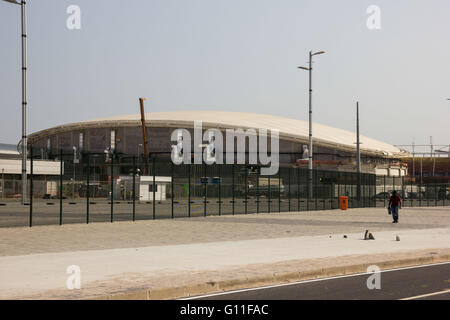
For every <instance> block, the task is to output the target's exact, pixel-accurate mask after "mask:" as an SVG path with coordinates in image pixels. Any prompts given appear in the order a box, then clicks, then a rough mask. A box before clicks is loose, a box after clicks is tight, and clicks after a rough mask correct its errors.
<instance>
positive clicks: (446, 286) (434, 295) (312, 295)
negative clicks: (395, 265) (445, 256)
mask: <svg viewBox="0 0 450 320" xmlns="http://www.w3.org/2000/svg"><path fill="white" fill-rule="evenodd" d="M378 274H379V275H380V277H379V289H377V288H372V289H369V288H368V287H367V280H368V278H369V277H373V275H374V274H363V275H355V276H345V277H333V278H329V279H323V280H313V281H303V282H300V283H298V284H289V285H280V286H271V287H267V288H264V287H262V288H256V289H246V290H237V291H236V292H230V293H221V294H214V295H205V296H199V297H196V298H195V297H194V298H193V300H198V299H201V300H353V299H361V300H394V299H406V300H417V299H426V300H448V299H450V262H448V263H446V264H437V265H430V266H426V267H418V268H406V269H399V270H392V271H387V272H380V273H378ZM371 283H372V284H375V280H373V281H372V282H371ZM191 299H192V298H191Z"/></svg>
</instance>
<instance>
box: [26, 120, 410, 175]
mask: <svg viewBox="0 0 450 320" xmlns="http://www.w3.org/2000/svg"><path fill="white" fill-rule="evenodd" d="M145 121H146V131H147V140H148V151H149V154H150V156H151V157H157V158H160V159H167V160H168V161H169V160H170V154H171V151H172V147H173V145H175V144H176V142H173V141H171V135H172V132H173V131H174V130H176V129H186V130H188V131H189V132H191V134H192V137H193V136H194V135H193V129H194V121H201V122H202V128H203V130H207V129H210V128H215V129H219V130H220V131H221V132H223V137H224V140H225V130H226V129H243V130H249V129H255V130H259V129H267V130H270V129H278V130H279V153H280V156H279V161H280V165H281V166H289V165H291V166H294V165H296V166H307V164H306V163H305V162H307V161H306V160H301V159H304V156H305V154H304V152H305V149H306V148H307V147H308V128H309V126H308V122H307V121H303V120H296V119H290V118H285V117H279V116H272V115H264V114H254V113H244V112H224V111H177V112H156V113H147V114H146V115H145ZM313 139H314V140H313V141H314V143H313V160H314V166H315V167H322V168H330V167H331V168H332V169H333V170H343V171H354V170H356V169H355V168H356V133H355V132H351V131H347V130H342V129H338V128H333V127H330V126H326V125H322V124H318V123H313ZM360 141H361V166H362V171H363V172H367V173H377V174H386V175H394V176H398V175H404V174H405V173H406V167H403V165H402V164H401V161H400V159H401V158H402V157H405V156H407V154H405V153H404V152H402V151H401V150H400V149H399V148H397V147H395V146H393V145H391V144H388V143H385V142H381V141H378V140H375V139H372V138H369V137H365V136H360ZM28 143H29V144H30V145H32V146H33V148H34V150H35V153H37V154H41V155H42V156H43V158H53V157H57V156H58V154H59V152H60V151H61V150H63V151H64V152H65V153H71V152H74V151H76V152H77V153H78V154H81V155H82V154H83V153H85V152H89V153H98V154H102V153H105V150H107V149H113V150H114V153H115V154H116V156H117V159H118V160H117V161H119V162H120V159H121V155H123V156H125V155H127V156H130V155H136V156H140V157H142V155H143V153H144V148H143V136H142V126H141V115H140V114H133V115H124V116H116V117H110V118H104V119H94V120H87V121H82V122H77V123H69V124H63V125H59V126H56V127H53V128H49V129H45V130H42V131H39V132H35V133H32V134H31V135H29V142H28ZM223 145H224V146H225V141H223Z"/></svg>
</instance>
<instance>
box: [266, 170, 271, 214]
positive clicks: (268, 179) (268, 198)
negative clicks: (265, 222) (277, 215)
mask: <svg viewBox="0 0 450 320" xmlns="http://www.w3.org/2000/svg"><path fill="white" fill-rule="evenodd" d="M267 184H268V191H267V194H268V196H267V203H268V213H270V207H271V204H272V197H271V191H272V190H270V175H269V176H268V178H267Z"/></svg>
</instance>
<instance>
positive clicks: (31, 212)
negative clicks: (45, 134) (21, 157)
mask: <svg viewBox="0 0 450 320" xmlns="http://www.w3.org/2000/svg"><path fill="white" fill-rule="evenodd" d="M25 178H26V176H25ZM22 183H25V182H24V181H22ZM32 226H33V147H31V148H30V228H31V227H32Z"/></svg>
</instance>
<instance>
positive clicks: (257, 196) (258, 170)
mask: <svg viewBox="0 0 450 320" xmlns="http://www.w3.org/2000/svg"><path fill="white" fill-rule="evenodd" d="M260 173H261V167H258V168H257V169H256V213H259V174H260Z"/></svg>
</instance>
